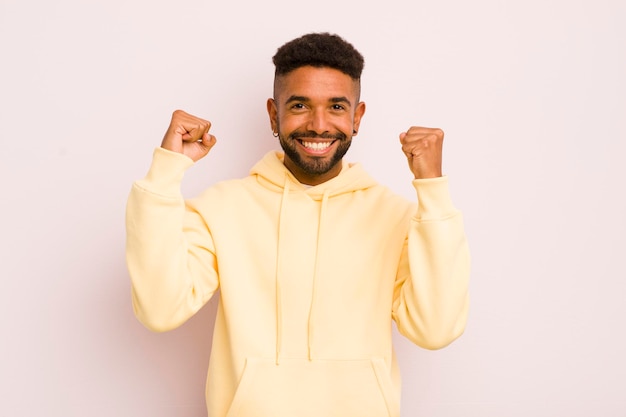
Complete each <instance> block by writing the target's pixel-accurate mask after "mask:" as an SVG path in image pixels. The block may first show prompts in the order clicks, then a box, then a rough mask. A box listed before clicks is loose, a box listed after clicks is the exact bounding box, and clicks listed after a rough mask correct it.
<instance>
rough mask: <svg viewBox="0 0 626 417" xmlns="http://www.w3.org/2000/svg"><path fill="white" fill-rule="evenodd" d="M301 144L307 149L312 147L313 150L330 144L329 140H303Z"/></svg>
mask: <svg viewBox="0 0 626 417" xmlns="http://www.w3.org/2000/svg"><path fill="white" fill-rule="evenodd" d="M302 144H303V145H304V146H305V147H306V148H309V149H313V150H315V151H321V150H324V149H326V148H328V147H329V146H330V145H331V142H304V141H302Z"/></svg>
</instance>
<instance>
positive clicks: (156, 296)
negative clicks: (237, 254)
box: [126, 148, 218, 331]
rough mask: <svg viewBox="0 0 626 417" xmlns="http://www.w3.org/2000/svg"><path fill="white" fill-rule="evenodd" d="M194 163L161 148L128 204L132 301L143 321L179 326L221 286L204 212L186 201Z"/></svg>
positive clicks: (156, 326) (156, 325) (150, 324)
mask: <svg viewBox="0 0 626 417" xmlns="http://www.w3.org/2000/svg"><path fill="white" fill-rule="evenodd" d="M191 165H193V161H192V160H191V159H190V158H188V157H186V156H184V155H181V154H177V153H175V152H171V151H168V150H165V149H163V148H157V149H156V150H155V151H154V155H153V160H152V165H151V167H150V170H149V171H148V174H147V175H146V177H145V178H144V179H142V180H139V181H136V182H135V183H134V184H133V186H132V189H131V191H130V195H129V197H128V203H127V206H126V262H127V266H128V271H129V274H130V278H131V291H132V303H133V310H134V312H135V315H136V316H137V318H138V319H139V321H140V322H141V323H143V324H144V325H145V326H146V327H147V328H149V329H151V330H154V331H166V330H170V329H173V328H175V327H177V326H179V325H181V324H182V323H184V322H185V321H186V320H187V319H188V318H190V317H191V316H192V315H193V314H195V313H196V312H197V311H198V310H199V309H200V308H201V307H202V306H203V305H204V304H205V303H206V302H207V301H208V300H209V299H210V298H211V296H212V295H213V294H214V293H215V291H216V290H217V288H218V277H217V269H216V268H217V265H216V258H215V250H214V247H213V241H212V239H211V236H210V232H209V230H208V229H207V227H206V225H205V224H204V222H203V220H202V218H201V216H200V215H199V214H198V213H197V212H194V211H193V210H191V209H189V208H188V207H187V206H186V205H185V201H184V200H183V197H182V194H181V191H180V184H181V181H182V178H183V175H184V172H185V171H186V170H187V169H188V168H189V167H190V166H191Z"/></svg>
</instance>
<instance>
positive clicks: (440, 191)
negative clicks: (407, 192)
mask: <svg viewBox="0 0 626 417" xmlns="http://www.w3.org/2000/svg"><path fill="white" fill-rule="evenodd" d="M413 187H414V188H415V191H417V201H418V208H417V214H416V215H415V217H416V219H418V220H438V219H445V218H448V217H452V216H454V215H456V214H457V212H458V210H457V209H456V208H455V207H454V205H453V204H452V199H451V198H450V190H449V187H448V177H447V176H443V177H437V178H426V179H419V180H413Z"/></svg>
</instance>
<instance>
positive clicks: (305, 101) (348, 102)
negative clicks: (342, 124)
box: [285, 95, 352, 106]
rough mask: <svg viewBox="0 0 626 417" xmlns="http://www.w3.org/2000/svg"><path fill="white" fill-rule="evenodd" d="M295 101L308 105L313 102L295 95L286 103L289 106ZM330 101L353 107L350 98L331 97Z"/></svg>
mask: <svg viewBox="0 0 626 417" xmlns="http://www.w3.org/2000/svg"><path fill="white" fill-rule="evenodd" d="M293 101H302V102H304V103H307V102H309V101H311V99H310V98H308V97H305V96H296V95H293V96H291V97H289V98H288V99H287V101H285V104H289V103H291V102H293ZM328 101H330V102H331V103H345V104H347V105H348V106H351V105H352V103H351V102H350V100H348V98H347V97H343V96H342V97H331V98H330V100H328Z"/></svg>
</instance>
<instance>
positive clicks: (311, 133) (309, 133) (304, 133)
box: [289, 130, 347, 140]
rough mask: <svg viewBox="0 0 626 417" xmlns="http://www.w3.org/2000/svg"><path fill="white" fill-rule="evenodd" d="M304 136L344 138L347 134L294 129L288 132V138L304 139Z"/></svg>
mask: <svg viewBox="0 0 626 417" xmlns="http://www.w3.org/2000/svg"><path fill="white" fill-rule="evenodd" d="M305 138H321V139H335V140H346V138H347V136H346V135H345V134H344V133H341V132H337V133H329V132H324V133H321V134H320V133H317V132H315V131H313V130H296V131H295V132H291V133H290V134H289V139H294V140H296V139H305Z"/></svg>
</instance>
